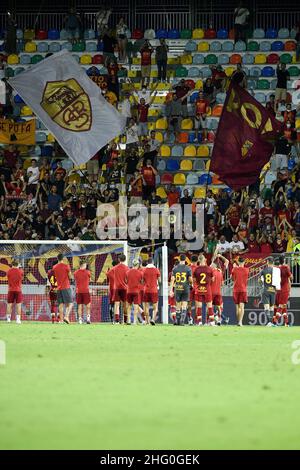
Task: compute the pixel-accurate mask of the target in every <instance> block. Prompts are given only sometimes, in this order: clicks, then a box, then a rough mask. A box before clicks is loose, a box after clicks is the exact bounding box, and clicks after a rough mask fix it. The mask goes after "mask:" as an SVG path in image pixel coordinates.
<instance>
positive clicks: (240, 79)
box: [231, 64, 247, 88]
mask: <svg viewBox="0 0 300 470" xmlns="http://www.w3.org/2000/svg"><path fill="white" fill-rule="evenodd" d="M231 82H232V83H233V84H235V85H239V86H240V87H242V88H247V77H246V73H245V72H244V70H243V69H242V64H237V66H236V70H235V71H234V72H233V74H232V75H231Z"/></svg>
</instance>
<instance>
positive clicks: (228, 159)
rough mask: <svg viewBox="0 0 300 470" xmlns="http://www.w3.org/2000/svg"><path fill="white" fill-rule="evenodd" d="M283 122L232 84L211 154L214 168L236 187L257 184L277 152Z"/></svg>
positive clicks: (224, 179)
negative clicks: (277, 141)
mask: <svg viewBox="0 0 300 470" xmlns="http://www.w3.org/2000/svg"><path fill="white" fill-rule="evenodd" d="M281 128H282V124H281V123H280V122H279V121H277V120H276V119H275V118H274V117H273V116H272V115H271V113H270V112H269V111H268V110H267V109H266V108H264V107H263V106H262V105H261V104H260V103H259V102H258V101H256V100H255V99H254V98H253V96H251V95H250V94H249V93H248V92H247V91H246V90H244V89H243V88H241V87H240V86H238V85H234V84H231V85H230V87H229V89H228V92H227V97H226V100H225V103H224V106H223V112H222V115H221V118H220V123H219V127H218V131H217V135H216V139H215V144H214V148H213V153H212V157H211V165H210V171H213V172H214V173H216V174H217V175H218V176H219V178H220V179H221V180H222V181H224V183H226V184H227V185H228V186H229V187H231V188H232V189H234V190H238V189H241V188H244V187H245V186H249V185H250V184H252V183H255V181H256V180H257V178H258V177H259V175H260V172H261V170H262V168H263V166H264V165H265V164H266V163H268V161H269V160H270V157H271V155H272V152H273V147H274V141H275V140H276V139H277V137H278V135H279V133H280V131H281Z"/></svg>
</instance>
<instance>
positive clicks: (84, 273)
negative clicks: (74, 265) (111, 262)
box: [74, 269, 91, 294]
mask: <svg viewBox="0 0 300 470" xmlns="http://www.w3.org/2000/svg"><path fill="white" fill-rule="evenodd" d="M74 279H75V282H76V292H77V294H88V293H89V291H90V290H89V284H90V279H91V272H90V271H89V270H88V269H77V271H75V273H74Z"/></svg>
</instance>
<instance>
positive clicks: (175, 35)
mask: <svg viewBox="0 0 300 470" xmlns="http://www.w3.org/2000/svg"><path fill="white" fill-rule="evenodd" d="M168 39H180V32H179V30H178V29H175V28H173V29H170V30H169V31H168Z"/></svg>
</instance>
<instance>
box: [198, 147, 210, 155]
mask: <svg viewBox="0 0 300 470" xmlns="http://www.w3.org/2000/svg"><path fill="white" fill-rule="evenodd" d="M197 157H209V147H208V146H207V145H199V147H198V150H197Z"/></svg>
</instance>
